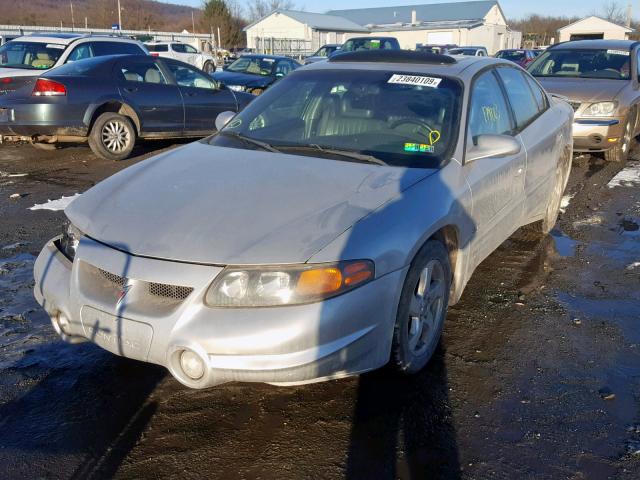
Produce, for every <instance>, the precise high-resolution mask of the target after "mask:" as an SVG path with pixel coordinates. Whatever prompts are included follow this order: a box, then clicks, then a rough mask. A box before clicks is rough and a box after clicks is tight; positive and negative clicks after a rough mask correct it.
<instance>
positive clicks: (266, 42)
mask: <svg viewBox="0 0 640 480" xmlns="http://www.w3.org/2000/svg"><path fill="white" fill-rule="evenodd" d="M255 46H256V50H257V51H258V53H264V54H269V55H285V56H287V57H292V58H297V59H302V58H304V57H306V56H308V55H311V54H312V53H313V52H314V50H313V47H312V45H311V41H310V40H302V39H299V38H274V37H256V38H255Z"/></svg>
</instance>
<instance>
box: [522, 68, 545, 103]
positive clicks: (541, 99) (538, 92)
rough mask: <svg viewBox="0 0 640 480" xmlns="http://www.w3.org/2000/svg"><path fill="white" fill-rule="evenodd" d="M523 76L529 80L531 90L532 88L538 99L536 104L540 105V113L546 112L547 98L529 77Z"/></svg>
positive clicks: (534, 95)
mask: <svg viewBox="0 0 640 480" xmlns="http://www.w3.org/2000/svg"><path fill="white" fill-rule="evenodd" d="M523 76H524V78H525V79H526V80H527V83H528V84H529V88H531V91H532V92H533V97H534V98H535V99H536V103H537V104H538V111H539V112H544V111H545V110H546V109H547V96H546V95H545V93H544V92H543V91H542V89H541V88H540V86H539V85H538V84H537V83H536V82H535V81H534V80H533V79H532V78H531V77H530V76H529V75H523Z"/></svg>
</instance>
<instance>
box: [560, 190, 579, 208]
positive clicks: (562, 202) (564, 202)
mask: <svg viewBox="0 0 640 480" xmlns="http://www.w3.org/2000/svg"><path fill="white" fill-rule="evenodd" d="M575 196H576V194H575V193H574V194H573V195H565V196H564V197H562V200H560V213H564V212H566V211H567V207H568V206H569V203H570V202H571V199H572V198H573V197H575Z"/></svg>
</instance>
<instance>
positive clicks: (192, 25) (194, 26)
mask: <svg viewBox="0 0 640 480" xmlns="http://www.w3.org/2000/svg"><path fill="white" fill-rule="evenodd" d="M191 29H192V30H191V33H196V22H195V20H194V19H193V10H191Z"/></svg>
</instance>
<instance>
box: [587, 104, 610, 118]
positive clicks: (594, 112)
mask: <svg viewBox="0 0 640 480" xmlns="http://www.w3.org/2000/svg"><path fill="white" fill-rule="evenodd" d="M617 106H618V105H617V103H616V102H598V103H592V104H591V105H589V106H588V107H587V109H586V110H585V111H584V114H585V115H589V116H592V117H611V116H613V114H614V112H615V111H616V107H617Z"/></svg>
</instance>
